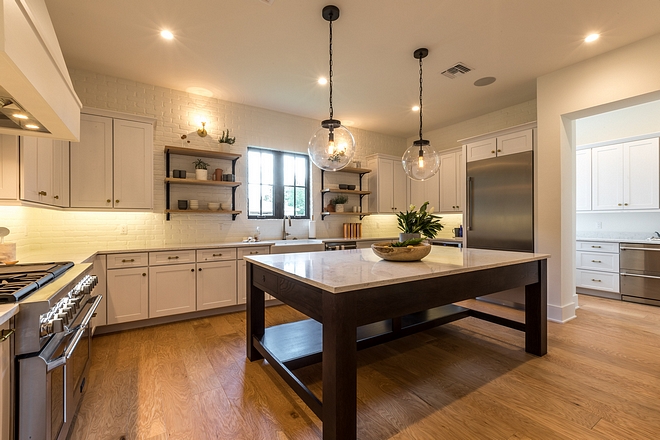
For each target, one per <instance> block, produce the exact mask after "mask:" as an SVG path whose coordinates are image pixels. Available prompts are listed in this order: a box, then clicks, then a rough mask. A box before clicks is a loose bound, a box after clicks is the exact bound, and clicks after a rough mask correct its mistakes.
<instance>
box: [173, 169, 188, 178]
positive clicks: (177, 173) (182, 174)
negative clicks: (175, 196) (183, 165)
mask: <svg viewBox="0 0 660 440" xmlns="http://www.w3.org/2000/svg"><path fill="white" fill-rule="evenodd" d="M172 177H174V178H176V179H185V178H186V170H172Z"/></svg>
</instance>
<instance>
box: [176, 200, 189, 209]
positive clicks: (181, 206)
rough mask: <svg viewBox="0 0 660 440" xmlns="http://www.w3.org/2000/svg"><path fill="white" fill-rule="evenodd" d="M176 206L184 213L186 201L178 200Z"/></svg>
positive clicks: (186, 206) (186, 207)
mask: <svg viewBox="0 0 660 440" xmlns="http://www.w3.org/2000/svg"><path fill="white" fill-rule="evenodd" d="M178 206H179V209H180V210H182V211H185V210H186V209H188V200H179V204H178Z"/></svg>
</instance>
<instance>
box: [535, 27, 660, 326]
mask: <svg viewBox="0 0 660 440" xmlns="http://www.w3.org/2000/svg"><path fill="white" fill-rule="evenodd" d="M658 53H660V35H655V36H653V37H650V38H647V39H644V40H641V41H638V42H636V43H633V44H631V45H628V46H625V47H623V48H620V49H617V50H614V51H611V52H608V53H605V54H603V55H600V56H597V57H594V58H591V59H589V60H586V61H583V62H581V63H578V64H575V65H572V66H569V67H566V68H564V69H561V70H559V71H556V72H554V73H551V74H549V75H545V76H543V77H540V78H539V79H538V81H537V101H538V103H537V104H538V134H539V137H538V152H537V153H538V154H537V156H538V161H539V163H540V164H542V165H543V166H541V167H539V172H538V176H537V188H538V189H539V192H538V206H539V216H538V230H539V242H538V249H539V251H540V252H543V253H548V254H551V258H550V259H549V260H548V317H549V318H550V319H553V320H557V321H566V320H569V319H572V318H574V317H575V307H576V305H577V296H576V294H575V274H574V267H575V120H576V119H580V118H585V117H588V116H593V115H595V114H599V113H603V112H607V111H612V110H616V109H620V108H624V107H629V106H631V105H636V104H641V103H644V102H650V101H654V100H657V99H658V98H659V95H660V93H659V91H660V57H658V56H657V54H658ZM622 66H635V68H634V69H630V68H622Z"/></svg>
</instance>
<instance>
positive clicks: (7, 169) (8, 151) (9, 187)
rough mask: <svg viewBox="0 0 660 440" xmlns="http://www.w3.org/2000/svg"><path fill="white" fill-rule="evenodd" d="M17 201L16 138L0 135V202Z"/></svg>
mask: <svg viewBox="0 0 660 440" xmlns="http://www.w3.org/2000/svg"><path fill="white" fill-rule="evenodd" d="M16 199H18V136H11V135H8V134H0V200H16Z"/></svg>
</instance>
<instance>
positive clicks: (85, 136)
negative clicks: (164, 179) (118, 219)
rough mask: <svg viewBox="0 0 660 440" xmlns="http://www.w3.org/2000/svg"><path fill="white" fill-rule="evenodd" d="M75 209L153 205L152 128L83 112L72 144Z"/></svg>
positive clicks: (144, 124)
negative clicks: (77, 138)
mask: <svg viewBox="0 0 660 440" xmlns="http://www.w3.org/2000/svg"><path fill="white" fill-rule="evenodd" d="M71 207H74V208H119V209H151V208H152V207H153V125H152V124H149V123H145V122H136V121H128V120H124V119H118V118H111V117H108V116H98V115H88V114H81V116H80V142H72V143H71Z"/></svg>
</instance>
